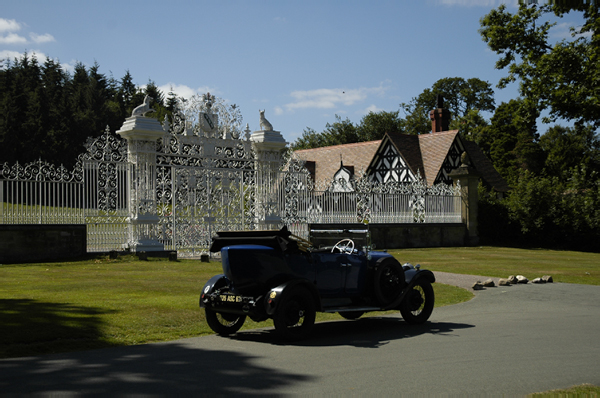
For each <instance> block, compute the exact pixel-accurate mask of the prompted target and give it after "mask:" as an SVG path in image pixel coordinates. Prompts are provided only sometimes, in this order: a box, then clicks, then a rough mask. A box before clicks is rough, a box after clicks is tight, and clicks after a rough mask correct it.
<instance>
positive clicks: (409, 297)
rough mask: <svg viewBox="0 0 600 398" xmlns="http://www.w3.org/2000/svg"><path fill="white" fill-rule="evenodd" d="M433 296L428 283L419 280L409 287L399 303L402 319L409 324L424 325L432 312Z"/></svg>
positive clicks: (431, 288)
mask: <svg viewBox="0 0 600 398" xmlns="http://www.w3.org/2000/svg"><path fill="white" fill-rule="evenodd" d="M434 302H435V296H434V293H433V287H432V286H431V283H429V281H426V280H424V279H421V280H419V281H417V283H416V284H415V285H414V286H413V287H411V289H410V291H409V292H408V293H407V294H406V296H405V297H404V299H403V300H402V302H401V303H400V313H401V314H402V318H404V320H405V321H406V322H408V323H410V324H413V325H418V324H421V323H425V322H426V321H427V319H429V316H431V313H432V312H433V305H434Z"/></svg>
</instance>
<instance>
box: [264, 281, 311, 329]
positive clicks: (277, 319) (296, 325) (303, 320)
mask: <svg viewBox="0 0 600 398" xmlns="http://www.w3.org/2000/svg"><path fill="white" fill-rule="evenodd" d="M315 316H316V309H315V301H314V299H313V297H312V295H311V294H310V292H309V291H308V290H306V289H304V288H295V289H294V290H292V291H290V292H289V293H288V294H286V296H285V297H283V299H282V301H281V302H280V303H279V305H278V306H277V310H276V311H275V315H274V317H273V324H274V325H275V330H276V331H277V333H279V335H280V336H281V337H283V338H284V339H285V340H289V341H294V340H301V339H303V338H305V337H307V336H308V334H309V333H310V331H311V329H312V327H313V325H314V324H315Z"/></svg>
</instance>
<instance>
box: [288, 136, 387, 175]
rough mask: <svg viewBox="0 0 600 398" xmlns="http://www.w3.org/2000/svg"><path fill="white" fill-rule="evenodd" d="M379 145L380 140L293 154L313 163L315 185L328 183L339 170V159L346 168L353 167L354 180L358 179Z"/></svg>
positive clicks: (307, 150) (303, 150) (299, 151)
mask: <svg viewBox="0 0 600 398" xmlns="http://www.w3.org/2000/svg"><path fill="white" fill-rule="evenodd" d="M380 143H381V140H377V141H368V142H357V143H353V144H344V145H334V146H328V147H323V148H313V149H301V150H298V151H295V152H294V153H295V154H296V156H297V157H298V158H299V159H301V160H305V161H313V162H315V182H316V183H321V182H324V183H329V182H331V180H332V179H333V175H334V174H335V172H336V171H338V170H339V169H340V159H341V161H342V162H343V163H344V166H345V167H346V168H348V166H353V167H354V172H355V173H356V174H355V178H359V177H360V176H361V175H362V173H363V172H364V171H366V170H367V167H368V166H369V163H370V162H371V159H373V156H375V152H376V151H377V148H379V144H380ZM340 156H341V158H340Z"/></svg>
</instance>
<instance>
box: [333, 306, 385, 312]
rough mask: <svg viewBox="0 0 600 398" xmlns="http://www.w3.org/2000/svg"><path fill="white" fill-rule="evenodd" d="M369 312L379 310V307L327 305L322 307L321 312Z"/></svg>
mask: <svg viewBox="0 0 600 398" xmlns="http://www.w3.org/2000/svg"><path fill="white" fill-rule="evenodd" d="M356 311H361V312H370V311H381V307H327V308H323V312H327V313H334V312H356Z"/></svg>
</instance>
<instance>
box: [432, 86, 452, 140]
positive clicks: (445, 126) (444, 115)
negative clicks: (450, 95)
mask: <svg viewBox="0 0 600 398" xmlns="http://www.w3.org/2000/svg"><path fill="white" fill-rule="evenodd" d="M429 118H430V119H431V132H432V133H439V132H440V131H448V130H449V129H450V111H449V110H448V109H444V98H443V97H442V96H441V95H440V94H438V96H437V105H436V109H434V110H432V111H430V112H429Z"/></svg>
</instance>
